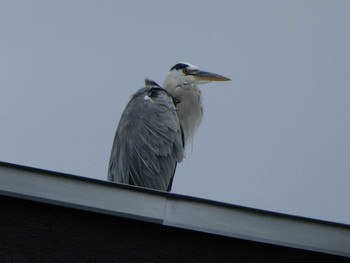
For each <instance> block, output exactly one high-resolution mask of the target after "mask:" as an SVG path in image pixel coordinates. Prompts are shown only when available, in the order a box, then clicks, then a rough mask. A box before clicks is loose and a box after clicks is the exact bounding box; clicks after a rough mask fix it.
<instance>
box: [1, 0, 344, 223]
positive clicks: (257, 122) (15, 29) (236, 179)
mask: <svg viewBox="0 0 350 263" xmlns="http://www.w3.org/2000/svg"><path fill="white" fill-rule="evenodd" d="M349 13H350V1H346V0H344V1H342V0H337V1H330V0H328V1H322V0H319V1H299V0H296V1H254V0H251V1H243V0H242V1H182V0H178V1H160V0H158V1H156V0H153V1H141V0H140V1H114V0H113V1H107V0H106V1H89V0H84V1H83V0H82V1H77V0H75V1H65V0H63V1H44V0H42V1H36V0H33V1H24V0H23V1H20V0H16V1H6V0H4V1H0V32H1V36H0V38H1V41H0V58H1V59H0V90H1V96H0V120H1V129H0V160H1V161H5V162H10V163H16V164H20V165H27V166H32V167H37V168H42V169H48V170H53V171H58V172H63V173H69V174H73V175H80V176H84V177H89V178H95V179H99V180H106V178H107V167H108V162H109V155H110V150H111V147H112V143H113V139H114V134H115V130H116V127H117V124H118V121H119V118H120V116H121V113H122V111H123V109H124V108H125V106H126V104H127V102H128V100H129V98H130V96H131V95H132V94H133V93H134V92H135V91H136V90H138V89H139V88H141V87H142V86H143V81H144V79H145V78H152V79H154V80H156V81H157V82H159V83H162V82H163V80H164V77H165V75H166V74H167V72H168V70H169V69H170V68H171V67H172V66H173V65H175V64H176V63H177V62H181V61H186V62H190V63H192V64H195V65H196V66H198V67H199V68H200V69H203V70H207V71H211V72H214V73H218V74H221V75H224V76H227V77H229V78H231V79H232V81H231V82H225V83H210V84H206V85H203V86H201V90H202V92H203V103H204V118H203V122H202V124H201V126H200V127H199V130H198V132H197V134H196V136H195V139H194V145H193V148H192V149H187V153H186V158H185V160H184V161H183V162H182V163H181V164H179V165H178V168H177V172H176V175H175V179H174V184H173V189H172V192H173V193H177V194H183V195H189V196H195V197H200V198H205V199H211V200H216V201H221V202H225V203H230V204H236V205H241V206H247V207H253V208H259V209H264V210H269V211H275V212H280V213H286V214H292V215H298V216H303V217H309V218H317V219H322V220H327V221H333V222H340V223H346V224H350V202H349V200H350V191H349V186H350V103H349V100H350V72H349V71H350V16H349Z"/></svg>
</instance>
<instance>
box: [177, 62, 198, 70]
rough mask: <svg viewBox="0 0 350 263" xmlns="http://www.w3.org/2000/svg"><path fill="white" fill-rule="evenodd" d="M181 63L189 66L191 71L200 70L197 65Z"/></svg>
mask: <svg viewBox="0 0 350 263" xmlns="http://www.w3.org/2000/svg"><path fill="white" fill-rule="evenodd" d="M180 63H181V64H185V65H187V66H188V68H189V69H198V67H197V66H196V65H193V64H191V63H188V62H180Z"/></svg>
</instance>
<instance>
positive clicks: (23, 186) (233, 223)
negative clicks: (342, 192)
mask: <svg viewBox="0 0 350 263" xmlns="http://www.w3.org/2000/svg"><path fill="white" fill-rule="evenodd" d="M0 194H2V195H5V196H12V197H18V198H23V199H28V200H33V201H39V202H42V203H48V204H55V205H60V206H65V207H71V208H77V209H80V210H88V211H93V212H97V213H102V214H108V215H114V216H118V217H122V218H130V219H136V220H141V221H147V222H152V223H157V224H161V225H164V226H172V227H176V228H183V229H190V230H196V231H200V232H204V233H212V234H217V235H222V236H227V237H234V238H240V239H245V240H251V241H259V242H263V243H267V244H275V245H280V246H286V247H292V248H299V249H305V250H311V251H318V252H323V253H329V254H334V255H341V256H347V257H350V226H349V225H344V224H338V223H332V222H326V221H321V220H315V219H308V218H303V217H296V216H291V215H285V214H279V213H274V212H269V211H263V210H259V209H252V208H247V207H242V206H237V205H231V204H226V203H220V202H215V201H210V200H205V199H200V198H194V197H189V196H183V195H177V194H172V193H165V192H160V191H154V190H149V189H143V188H139V187H134V186H128V185H121V184H116V183H111V182H107V181H101V180H96V179H89V178H84V177H79V176H74V175H69V174H63V173H57V172H52V171H46V170H42V169H36V168H31V167H25V166H19V165H14V164H9V163H4V162H0Z"/></svg>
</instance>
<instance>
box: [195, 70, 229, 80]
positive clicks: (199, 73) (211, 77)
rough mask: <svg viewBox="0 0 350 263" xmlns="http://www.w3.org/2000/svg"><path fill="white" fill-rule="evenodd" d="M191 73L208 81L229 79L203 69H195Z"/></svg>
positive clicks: (199, 78) (198, 78)
mask: <svg viewBox="0 0 350 263" xmlns="http://www.w3.org/2000/svg"><path fill="white" fill-rule="evenodd" d="M192 75H193V76H194V77H195V78H196V79H197V80H198V81H203V82H209V81H230V80H231V79H229V78H226V77H224V76H221V75H219V74H215V73H211V72H207V71H203V70H196V71H194V72H193V73H192Z"/></svg>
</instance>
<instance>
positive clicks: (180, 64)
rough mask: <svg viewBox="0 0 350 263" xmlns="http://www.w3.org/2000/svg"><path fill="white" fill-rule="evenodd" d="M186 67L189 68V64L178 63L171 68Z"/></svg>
mask: <svg viewBox="0 0 350 263" xmlns="http://www.w3.org/2000/svg"><path fill="white" fill-rule="evenodd" d="M185 68H188V65H187V64H184V63H177V64H176V65H175V66H173V67H172V68H171V69H170V70H174V69H176V70H179V69H185Z"/></svg>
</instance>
